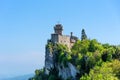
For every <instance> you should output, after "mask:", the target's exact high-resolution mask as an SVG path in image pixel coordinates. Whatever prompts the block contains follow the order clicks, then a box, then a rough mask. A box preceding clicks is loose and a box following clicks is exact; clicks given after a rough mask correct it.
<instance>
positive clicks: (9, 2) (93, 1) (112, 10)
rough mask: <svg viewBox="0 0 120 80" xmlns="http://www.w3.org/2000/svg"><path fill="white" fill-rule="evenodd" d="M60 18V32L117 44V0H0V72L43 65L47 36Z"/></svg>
mask: <svg viewBox="0 0 120 80" xmlns="http://www.w3.org/2000/svg"><path fill="white" fill-rule="evenodd" d="M58 22H60V23H61V24H62V25H63V26H64V34H67V35H69V34H70V32H71V31H72V32H73V33H74V35H76V36H78V37H79V38H80V36H81V29H82V28H84V29H85V30H86V34H87V36H88V38H90V39H93V38H96V39H97V40H98V41H100V42H101V43H110V44H116V45H118V44H120V36H119V34H120V0H0V75H5V76H10V77H12V76H17V75H24V74H29V73H33V72H34V70H35V69H38V68H42V67H43V66H44V54H45V53H44V52H45V44H46V42H47V39H49V38H50V34H51V33H53V26H54V25H55V24H56V23H58Z"/></svg>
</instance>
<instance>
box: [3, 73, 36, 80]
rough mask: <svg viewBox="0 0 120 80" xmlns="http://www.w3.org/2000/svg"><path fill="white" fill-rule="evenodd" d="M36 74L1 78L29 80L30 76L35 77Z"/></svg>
mask: <svg viewBox="0 0 120 80" xmlns="http://www.w3.org/2000/svg"><path fill="white" fill-rule="evenodd" d="M33 76H34V74H28V75H23V76H17V77H13V78H7V79H1V80H28V79H29V78H30V77H33Z"/></svg>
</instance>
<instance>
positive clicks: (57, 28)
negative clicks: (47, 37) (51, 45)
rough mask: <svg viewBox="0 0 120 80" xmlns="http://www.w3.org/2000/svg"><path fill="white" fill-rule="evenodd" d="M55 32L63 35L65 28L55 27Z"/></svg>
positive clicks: (57, 25) (59, 25)
mask: <svg viewBox="0 0 120 80" xmlns="http://www.w3.org/2000/svg"><path fill="white" fill-rule="evenodd" d="M54 31H55V33H56V34H59V35H62V31H63V26H62V25H61V24H56V25H55V27H54Z"/></svg>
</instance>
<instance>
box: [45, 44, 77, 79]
mask: <svg viewBox="0 0 120 80" xmlns="http://www.w3.org/2000/svg"><path fill="white" fill-rule="evenodd" d="M65 47H66V46H64V45H61V44H52V43H48V44H47V45H46V52H45V74H47V75H49V74H50V72H51V70H53V69H55V70H56V71H57V72H58V76H59V77H61V78H62V79H64V80H66V79H69V78H72V79H73V80H75V76H76V75H77V73H79V71H78V70H77V68H76V67H75V66H74V65H73V64H72V63H70V62H66V61H63V60H62V59H60V56H62V55H64V56H65V57H67V56H68V55H67V54H69V52H67V49H64V48H65ZM62 58H64V57H62Z"/></svg>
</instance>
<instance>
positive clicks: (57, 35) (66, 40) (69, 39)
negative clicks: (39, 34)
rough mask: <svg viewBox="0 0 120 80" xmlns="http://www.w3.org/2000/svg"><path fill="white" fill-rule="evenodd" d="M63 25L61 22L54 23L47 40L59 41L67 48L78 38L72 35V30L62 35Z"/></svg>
mask: <svg viewBox="0 0 120 80" xmlns="http://www.w3.org/2000/svg"><path fill="white" fill-rule="evenodd" d="M62 31H63V26H62V25H61V24H56V25H55V26H54V33H53V34H51V39H50V40H48V42H52V43H60V44H63V45H66V46H67V47H68V48H69V49H70V48H71V47H72V46H73V44H74V43H75V42H76V41H77V40H78V38H77V37H76V36H73V32H71V34H70V36H69V35H63V34H62Z"/></svg>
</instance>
